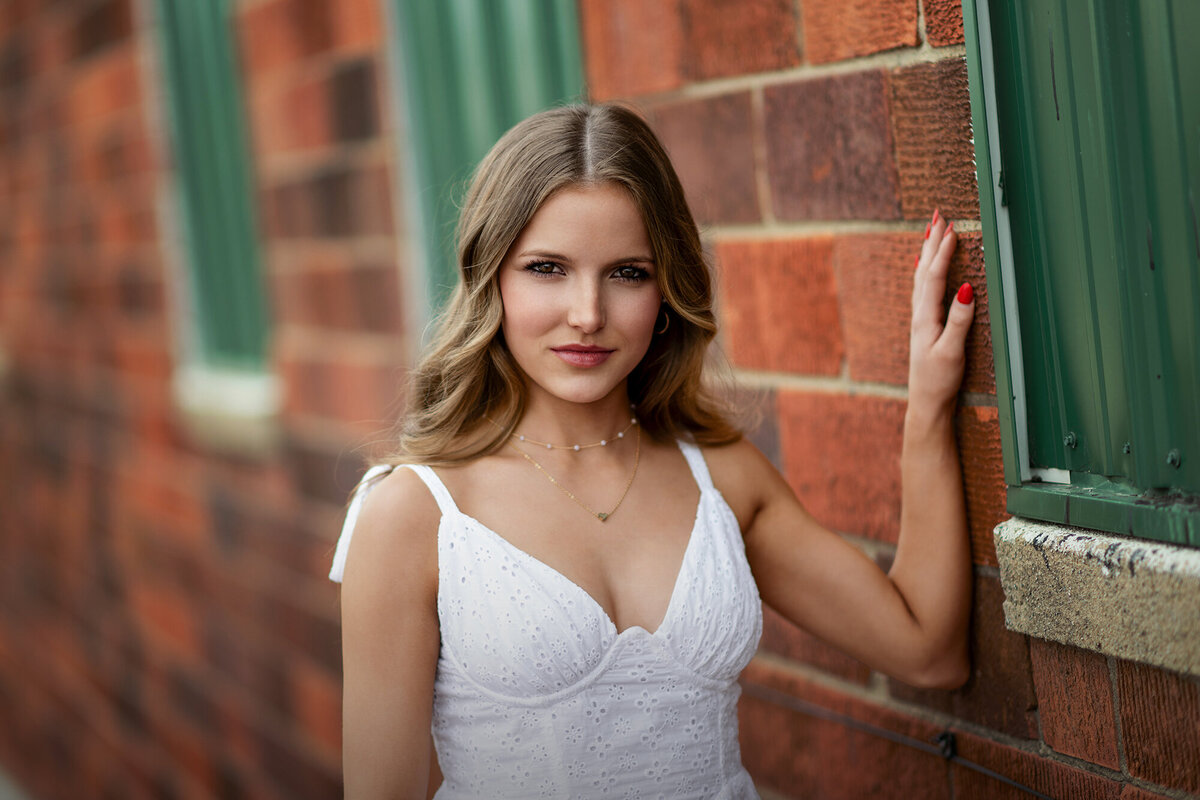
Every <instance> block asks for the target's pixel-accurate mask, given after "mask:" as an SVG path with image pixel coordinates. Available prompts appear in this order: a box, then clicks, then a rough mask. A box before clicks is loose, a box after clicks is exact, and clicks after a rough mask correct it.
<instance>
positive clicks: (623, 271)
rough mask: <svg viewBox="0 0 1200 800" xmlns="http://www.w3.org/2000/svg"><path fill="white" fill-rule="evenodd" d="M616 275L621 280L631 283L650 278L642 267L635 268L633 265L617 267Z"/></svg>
mask: <svg viewBox="0 0 1200 800" xmlns="http://www.w3.org/2000/svg"><path fill="white" fill-rule="evenodd" d="M615 275H616V277H617V278H618V279H619V280H623V281H631V282H636V281H642V280H645V279H646V278H649V277H650V273H649V272H647V271H646V270H644V269H642V268H641V267H635V266H633V265H632V264H626V265H625V266H623V267H617V271H616V273H615Z"/></svg>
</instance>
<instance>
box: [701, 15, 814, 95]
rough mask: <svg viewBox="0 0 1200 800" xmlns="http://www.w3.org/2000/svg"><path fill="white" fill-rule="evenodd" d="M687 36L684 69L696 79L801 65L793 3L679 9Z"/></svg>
mask: <svg viewBox="0 0 1200 800" xmlns="http://www.w3.org/2000/svg"><path fill="white" fill-rule="evenodd" d="M680 11H681V13H682V17H683V27H684V30H685V31H686V34H685V35H686V47H685V50H684V69H685V73H686V75H687V77H688V78H689V79H691V80H708V79H710V78H721V77H725V76H729V75H746V74H749V73H752V72H766V71H768V70H780V69H787V68H788V67H793V66H796V65H797V64H799V63H800V53H799V43H798V41H797V36H796V10H795V5H794V3H792V2H791V0H766V2H755V3H731V2H729V1H728V0H689V1H688V2H685V3H682V4H681V5H680Z"/></svg>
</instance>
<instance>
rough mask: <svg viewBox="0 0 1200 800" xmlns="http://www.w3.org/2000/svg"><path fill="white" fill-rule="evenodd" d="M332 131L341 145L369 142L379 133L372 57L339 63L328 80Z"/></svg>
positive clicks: (330, 126)
mask: <svg viewBox="0 0 1200 800" xmlns="http://www.w3.org/2000/svg"><path fill="white" fill-rule="evenodd" d="M329 93H330V95H331V100H332V103H331V104H330V120H329V128H330V130H332V131H333V135H334V138H335V139H336V140H337V141H339V142H349V141H358V140H360V139H369V138H371V137H372V136H375V135H377V134H378V133H379V108H378V103H377V102H376V96H377V94H376V86H375V64H374V62H373V61H371V59H369V58H362V59H356V60H354V61H349V62H346V63H344V64H340V65H339V66H338V68H337V70H335V71H334V73H333V75H332V76H330V79H329Z"/></svg>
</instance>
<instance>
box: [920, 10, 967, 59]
mask: <svg viewBox="0 0 1200 800" xmlns="http://www.w3.org/2000/svg"><path fill="white" fill-rule="evenodd" d="M923 2H924V4H925V41H927V42H929V44H931V45H933V46H934V47H946V46H948V45H952V44H962V43H963V16H962V0H923Z"/></svg>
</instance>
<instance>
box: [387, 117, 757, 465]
mask: <svg viewBox="0 0 1200 800" xmlns="http://www.w3.org/2000/svg"><path fill="white" fill-rule="evenodd" d="M604 182H613V183H617V184H620V185H621V186H623V187H625V189H626V190H628V192H629V194H630V196H631V197H632V198H633V200H634V203H635V204H636V205H637V207H638V209H639V210H640V211H641V215H642V220H643V221H644V222H645V225H646V232H647V233H648V234H649V238H650V243H651V248H652V250H653V256H654V261H655V265H656V274H657V280H658V287H659V290H660V291H661V292H662V296H663V299H664V301H665V305H664V309H665V310H666V313H667V315H668V317H669V320H668V324H667V328H666V331H665V332H663V333H661V334H656V335H655V337H654V339H653V340H652V342H651V344H650V348H649V350H648V351H647V353H646V355H645V357H644V358H643V359H642V361H641V363H640V364H639V365H638V366H637V367H636V368H635V369H634V370H633V372H632V373H631V374H630V376H629V382H628V387H629V397H630V401H631V402H632V403H634V405H635V406H636V408H637V416H638V419H639V421H640V423H641V424H642V426H643V429H644V430H645V431H646V433H648V434H649V435H651V436H653V437H655V438H657V439H668V438H675V437H678V436H679V435H681V434H684V433H687V434H690V435H691V436H692V437H693V438H694V439H695V440H696V441H697V442H699V443H702V444H724V443H728V442H732V441H736V440H737V439H738V438H739V437H740V435H741V434H740V433H739V431H738V430H737V429H736V428H735V427H734V426H733V425H732V424H730V422H729V421H728V420H727V418H726V416H725V414H724V413H723V411H722V403H721V402H720V401H719V400H718V399H717V397H716V396H715V394H714V393H713V392H712V391H711V389H709V388H708V387H707V386H706V385H705V383H704V381H703V371H704V361H705V353H706V350H707V348H708V345H709V343H710V342H711V341H712V339H713V337H714V336H715V335H716V331H717V325H716V319H715V316H714V314H713V309H712V304H713V296H712V295H713V293H712V279H711V275H710V272H709V269H708V265H707V263H706V261H705V258H704V252H703V249H702V247H701V244H700V234H699V231H698V230H697V228H696V223H695V220H694V219H693V218H692V213H691V211H690V210H689V209H688V206H687V201H686V200H685V198H684V194H683V188H682V186H681V185H680V183H679V179H678V177H677V176H676V175H675V170H674V169H673V168H672V166H671V162H670V160H669V159H668V158H667V154H666V152H665V151H664V150H663V148H662V145H661V144H660V143H659V141H658V139H657V138H656V137H655V135H654V133H653V132H652V131H651V130H650V127H649V126H648V125H647V124H646V123H645V121H643V120H642V118H641V117H639V116H638V115H637V114H636V113H634V112H633V111H631V110H629V109H627V108H624V107H622V106H619V105H613V104H603V105H574V106H567V107H562V108H555V109H551V110H549V111H544V112H542V113H540V114H535V115H534V116H532V117H529V118H528V119H526V120H524V121H523V122H520V123H518V124H517V125H516V126H514V127H513V128H512V129H511V130H509V131H508V133H506V134H505V135H504V136H503V137H502V138H501V139H500V141H498V142H497V143H496V145H495V146H494V147H493V148H492V150H491V152H489V153H488V154H487V156H486V157H485V158H484V159H483V161H482V162H480V164H479V166H478V167H477V168H476V170H475V174H474V176H473V177H472V180H471V185H470V188H469V189H468V191H467V196H466V200H465V202H464V204H463V207H462V211H461V214H460V216H459V223H458V231H457V242H458V268H459V281H458V285H457V286H456V287H455V289H454V293H453V295H452V297H451V299H450V302H449V304H448V306H447V308H446V310H445V311H444V312H443V313H442V314H441V315H440V316H439V318H438V319H437V321H436V323H435V326H436V327H435V332H434V335H433V338H432V342H431V344H430V347H429V350H428V353H427V354H426V355H425V356H424V357H423V358H422V359H421V360H420V362H419V363H418V364H417V366H416V368H415V369H414V370H413V372H412V374H411V389H410V393H409V395H408V397H407V403H408V409H407V411H406V413H405V415H404V417H403V418H402V420H401V423H400V430H399V449H398V450H397V451H395V452H394V453H392V454H391V455H390V456H389V457H386V458H384V459H382V460H381V461H382V463H393V464H394V463H402V462H421V463H426V464H433V465H437V464H461V463H464V462H467V461H470V460H473V459H475V458H478V457H480V456H483V455H486V454H488V453H492V452H495V451H496V450H497V449H499V448H500V447H501V446H503V444H504V442H505V440H506V439H507V438H508V437H509V435H510V434H511V433H512V432H513V430H514V429H515V427H516V425H517V423H518V422H519V421H520V419H521V416H522V414H523V413H524V410H525V403H526V399H527V398H526V389H525V384H524V381H523V380H522V373H521V371H520V369H519V368H518V366H517V364H516V362H515V361H514V360H513V357H512V355H511V354H510V353H509V351H508V347H507V346H506V345H505V342H504V336H503V334H502V333H501V329H500V323H501V321H502V319H503V315H504V308H503V305H502V303H501V299H500V288H499V283H498V280H497V272H498V270H499V267H500V263H501V261H503V259H504V257H505V255H506V254H507V253H508V250H509V248H510V247H511V246H512V244H513V242H514V241H516V239H517V237H518V236H519V235H520V233H521V231H522V230H523V229H524V228H525V226H526V225H527V224H528V223H529V220H530V219H531V218H532V217H533V215H534V213H535V212H536V211H537V210H538V209H539V208H540V207H541V205H542V203H544V202H545V201H546V199H547V198H549V197H550V195H552V194H554V193H555V192H556V191H559V190H560V189H563V188H564V187H568V186H579V185H585V186H586V185H595V184H599V183H604Z"/></svg>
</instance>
